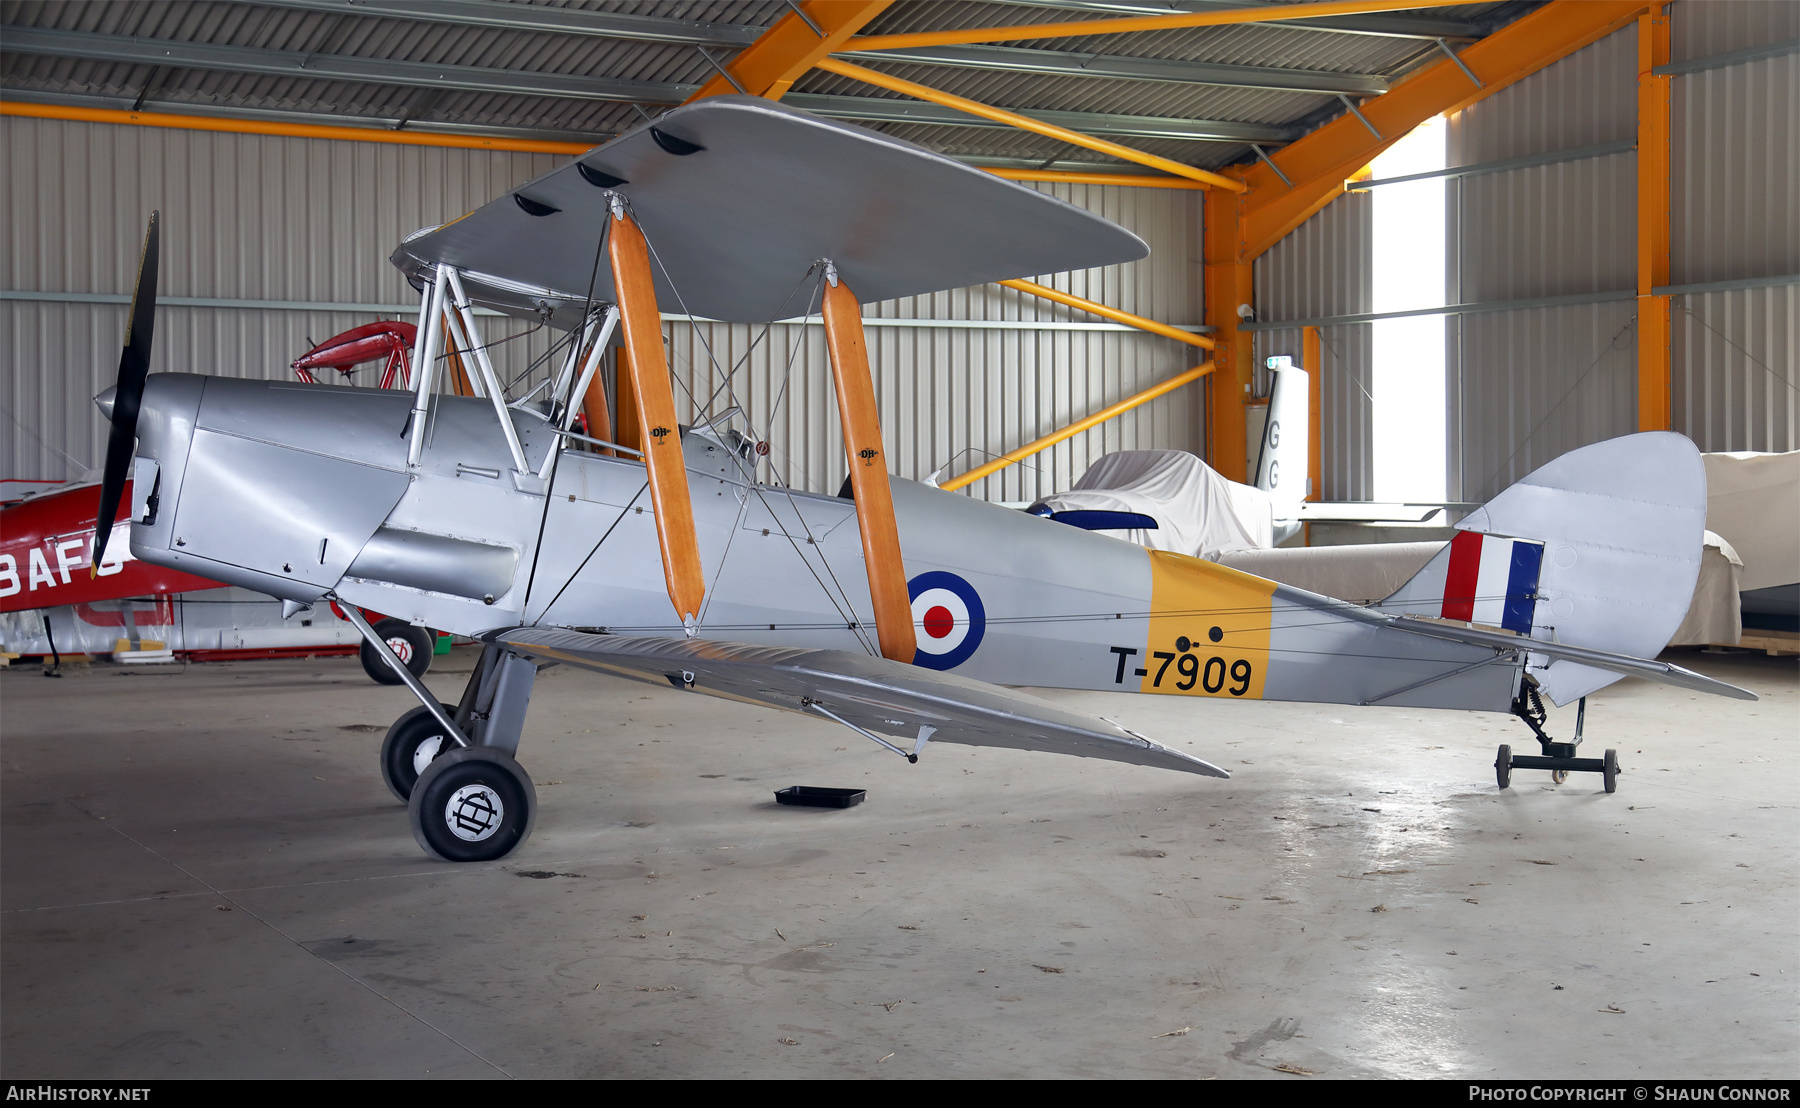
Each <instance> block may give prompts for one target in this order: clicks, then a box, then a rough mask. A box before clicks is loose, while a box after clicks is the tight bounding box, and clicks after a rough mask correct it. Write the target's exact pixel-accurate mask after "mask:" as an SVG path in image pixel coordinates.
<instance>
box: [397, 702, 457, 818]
mask: <svg viewBox="0 0 1800 1108" xmlns="http://www.w3.org/2000/svg"><path fill="white" fill-rule="evenodd" d="M443 707H444V712H445V714H446V715H450V716H454V715H455V714H456V706H455V705H454V704H445V705H444V706H443ZM456 748H457V747H456V740H454V739H452V738H450V737H449V736H447V735H445V734H444V727H443V725H442V724H440V723H439V722H438V721H437V717H436V716H434V715H432V714H431V712H430V710H429V709H427V708H426V707H425V705H423V704H421V705H419V706H418V707H417V708H414V709H413V710H412V711H410V712H408V713H406V714H405V715H403V716H401V717H400V718H399V719H397V720H395V721H394V725H393V726H392V727H390V728H388V730H387V737H386V738H384V739H382V740H381V779H382V780H383V781H385V782H387V787H388V791H389V792H391V793H393V794H394V796H395V797H396V798H398V799H399V801H400V803H402V804H404V803H406V801H407V798H409V797H411V796H412V791H413V786H414V785H416V784H417V783H418V781H419V774H421V773H424V772H425V767H426V766H429V765H430V764H431V763H432V760H433V759H435V758H437V756H438V755H440V754H442V753H444V752H445V750H446V749H448V750H455V749H456Z"/></svg>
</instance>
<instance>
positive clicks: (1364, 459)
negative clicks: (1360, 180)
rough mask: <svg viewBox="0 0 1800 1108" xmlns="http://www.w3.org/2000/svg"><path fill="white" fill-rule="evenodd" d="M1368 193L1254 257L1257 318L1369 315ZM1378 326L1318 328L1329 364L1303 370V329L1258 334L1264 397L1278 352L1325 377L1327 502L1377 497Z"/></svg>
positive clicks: (1330, 208) (1348, 197) (1347, 198)
mask: <svg viewBox="0 0 1800 1108" xmlns="http://www.w3.org/2000/svg"><path fill="white" fill-rule="evenodd" d="M1372 210H1373V202H1372V200H1371V198H1370V196H1369V194H1367V193H1354V192H1353V193H1346V194H1345V195H1343V196H1341V197H1339V198H1338V199H1336V200H1334V201H1332V202H1331V203H1330V204H1328V205H1326V206H1325V208H1324V209H1323V210H1322V211H1320V212H1319V214H1317V215H1315V216H1313V217H1312V218H1311V219H1309V220H1307V221H1306V222H1305V223H1303V224H1301V225H1300V226H1299V227H1298V228H1296V229H1295V230H1294V231H1293V233H1292V234H1290V235H1288V236H1287V237H1286V238H1284V239H1282V240H1281V241H1280V242H1279V243H1277V244H1276V245H1275V246H1274V247H1273V248H1272V249H1271V250H1269V252H1268V253H1266V254H1264V255H1263V256H1262V257H1261V258H1259V259H1257V262H1256V266H1255V280H1256V284H1255V290H1254V291H1255V294H1256V310H1257V314H1258V315H1259V316H1260V317H1261V318H1264V319H1312V318H1317V317H1320V316H1334V315H1356V314H1358V313H1362V312H1367V311H1370V310H1371V308H1372V304H1373V299H1372V291H1371V254H1370V244H1369V233H1370V225H1371V221H1370V215H1371V212H1372ZM1372 338H1373V329H1372V328H1371V327H1369V326H1368V325H1367V324H1351V325H1348V326H1339V327H1323V328H1320V330H1319V346H1320V351H1319V353H1320V358H1321V360H1322V361H1323V362H1324V365H1322V366H1318V367H1313V366H1304V365H1303V359H1302V358H1301V352H1300V331H1299V330H1298V329H1297V328H1295V329H1286V330H1280V331H1258V332H1256V345H1255V350H1256V365H1257V381H1256V385H1255V388H1256V390H1257V392H1258V394H1259V395H1266V394H1267V392H1268V382H1267V380H1266V377H1267V374H1266V372H1265V371H1264V370H1263V368H1262V367H1263V364H1264V360H1265V359H1267V358H1269V357H1271V356H1273V355H1277V354H1287V355H1290V356H1292V357H1293V359H1294V364H1296V365H1302V366H1303V368H1305V369H1308V370H1309V371H1313V372H1318V373H1321V374H1322V376H1321V378H1320V381H1319V389H1320V394H1321V395H1320V406H1321V408H1322V409H1323V413H1322V416H1323V423H1322V425H1321V427H1320V440H1321V450H1322V451H1323V458H1322V464H1321V466H1320V472H1321V476H1322V478H1323V480H1324V487H1323V488H1322V489H1320V490H1319V492H1320V495H1321V498H1322V499H1325V500H1368V499H1370V498H1371V497H1373V495H1374V465H1373V460H1374V449H1373V446H1372V442H1371V435H1372V434H1373V431H1374V423H1373V385H1372V380H1373V378H1372V376H1371V374H1372V370H1373V345H1372Z"/></svg>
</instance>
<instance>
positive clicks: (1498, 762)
mask: <svg viewBox="0 0 1800 1108" xmlns="http://www.w3.org/2000/svg"><path fill="white" fill-rule="evenodd" d="M1494 780H1496V781H1498V782H1500V787H1501V788H1503V789H1505V788H1511V787H1512V747H1510V746H1502V747H1501V748H1500V753H1498V754H1496V755H1495V756H1494Z"/></svg>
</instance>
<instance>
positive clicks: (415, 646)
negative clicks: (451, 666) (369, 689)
mask: <svg viewBox="0 0 1800 1108" xmlns="http://www.w3.org/2000/svg"><path fill="white" fill-rule="evenodd" d="M375 633H376V634H377V635H380V636H381V637H382V638H383V639H386V640H387V644H388V649H389V650H392V651H393V652H394V656H395V657H397V658H399V659H400V661H402V662H403V663H405V664H406V668H407V669H409V670H411V671H412V675H413V676H414V677H423V676H425V671H426V670H427V669H429V668H431V651H432V648H433V647H435V646H436V645H437V644H436V643H434V642H433V641H432V638H431V632H430V631H427V630H425V628H423V627H414V626H413V625H412V624H410V623H408V622H406V621H405V620H403V619H384V620H382V621H381V622H380V623H377V624H376V625H375ZM361 658H362V667H363V672H364V673H367V674H368V675H369V679H370V680H372V681H374V682H375V683H376V684H378V685H398V684H401V680H400V675H399V674H398V673H395V672H394V670H393V667H391V666H389V665H388V664H387V660H386V659H385V658H383V657H382V656H381V655H380V654H377V653H376V652H375V648H374V647H373V646H370V645H369V644H368V643H366V642H365V643H363V644H362V651H361Z"/></svg>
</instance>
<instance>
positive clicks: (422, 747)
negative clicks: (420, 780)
mask: <svg viewBox="0 0 1800 1108" xmlns="http://www.w3.org/2000/svg"><path fill="white" fill-rule="evenodd" d="M442 749H444V736H442V735H433V736H431V737H430V738H429V739H426V740H425V741H424V742H421V743H420V744H419V745H418V746H417V747H415V748H414V749H413V756H412V766H413V773H414V775H418V774H421V773H424V772H425V768H426V767H427V766H429V765H431V760H432V759H433V758H436V757H437V756H438V751H440V750H442Z"/></svg>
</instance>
